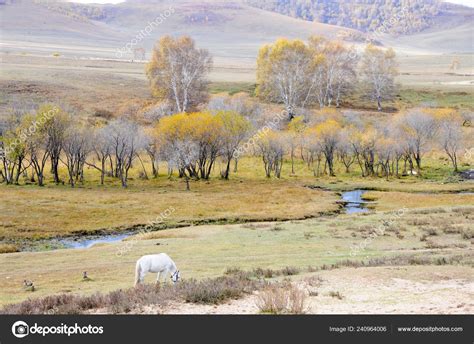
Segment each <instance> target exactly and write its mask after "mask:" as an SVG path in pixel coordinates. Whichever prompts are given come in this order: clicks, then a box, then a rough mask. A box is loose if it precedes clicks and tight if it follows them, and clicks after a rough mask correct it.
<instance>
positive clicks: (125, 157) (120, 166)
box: [108, 119, 144, 188]
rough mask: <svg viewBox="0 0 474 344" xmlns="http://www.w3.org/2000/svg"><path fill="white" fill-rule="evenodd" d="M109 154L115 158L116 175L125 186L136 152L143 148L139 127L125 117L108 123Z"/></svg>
mask: <svg viewBox="0 0 474 344" xmlns="http://www.w3.org/2000/svg"><path fill="white" fill-rule="evenodd" d="M108 131H109V133H110V137H109V139H110V145H111V155H112V156H113V157H114V158H115V163H116V170H117V175H118V177H119V178H120V181H121V183H122V187H124V188H126V187H127V181H128V172H129V170H130V168H131V167H132V163H133V161H134V159H135V158H136V155H137V153H138V152H139V151H140V150H141V149H143V148H144V139H143V133H142V130H141V128H139V126H138V125H137V124H136V123H134V122H130V121H128V120H126V119H117V120H115V121H113V122H111V123H110V124H109V128H108Z"/></svg>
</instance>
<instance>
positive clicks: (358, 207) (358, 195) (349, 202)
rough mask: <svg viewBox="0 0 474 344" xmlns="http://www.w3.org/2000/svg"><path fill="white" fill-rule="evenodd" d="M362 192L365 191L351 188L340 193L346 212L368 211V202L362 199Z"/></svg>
mask: <svg viewBox="0 0 474 344" xmlns="http://www.w3.org/2000/svg"><path fill="white" fill-rule="evenodd" d="M364 193H366V191H365V190H353V191H346V192H343V193H342V201H343V203H344V209H345V210H346V214H355V213H367V212H369V208H367V203H368V202H366V201H364V200H363V199H362V196H363V195H364Z"/></svg>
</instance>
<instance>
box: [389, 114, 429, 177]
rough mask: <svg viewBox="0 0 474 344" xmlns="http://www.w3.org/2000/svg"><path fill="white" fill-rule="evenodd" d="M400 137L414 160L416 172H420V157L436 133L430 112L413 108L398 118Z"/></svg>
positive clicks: (427, 148)
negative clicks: (404, 141)
mask: <svg viewBox="0 0 474 344" xmlns="http://www.w3.org/2000/svg"><path fill="white" fill-rule="evenodd" d="M398 124H399V126H400V129H401V130H400V134H401V135H402V137H401V139H403V140H406V142H407V145H408V148H409V155H411V156H412V157H413V159H414V160H415V162H416V167H417V170H418V174H420V173H421V159H422V157H423V154H424V153H426V151H428V150H429V148H430V144H431V142H432V139H433V137H434V135H435V134H436V121H435V119H434V118H433V116H431V115H430V114H428V113H426V112H424V111H422V110H421V109H414V110H411V111H409V112H408V113H406V114H404V115H402V116H401V117H400V118H399V119H398Z"/></svg>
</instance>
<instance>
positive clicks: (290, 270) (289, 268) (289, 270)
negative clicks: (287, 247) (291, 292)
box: [281, 266, 300, 276]
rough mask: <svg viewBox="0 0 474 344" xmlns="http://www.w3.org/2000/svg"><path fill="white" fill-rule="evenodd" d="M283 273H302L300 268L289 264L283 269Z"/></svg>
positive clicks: (287, 274)
mask: <svg viewBox="0 0 474 344" xmlns="http://www.w3.org/2000/svg"><path fill="white" fill-rule="evenodd" d="M281 273H282V274H283V275H284V276H293V275H298V274H299V273H300V269H298V268H295V267H294V266H293V267H292V266H287V267H285V268H283V269H282V270H281Z"/></svg>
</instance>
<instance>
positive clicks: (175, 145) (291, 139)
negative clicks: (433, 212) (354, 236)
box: [0, 98, 464, 188]
mask: <svg viewBox="0 0 474 344" xmlns="http://www.w3.org/2000/svg"><path fill="white" fill-rule="evenodd" d="M224 102H227V109H225V108H224V107H223V106H220V105H222V104H223V103H224ZM224 102H222V101H217V102H214V103H211V104H210V105H211V109H210V110H206V111H200V112H193V113H177V114H173V115H169V116H165V117H163V118H161V119H160V120H159V121H157V122H156V123H154V124H153V125H152V126H143V125H140V124H139V123H137V122H136V121H133V120H131V119H129V118H118V119H114V120H112V121H110V122H109V123H108V124H107V125H105V126H102V127H94V126H90V125H87V124H82V123H77V122H76V121H74V118H73V116H71V115H70V114H68V113H66V112H65V111H63V110H61V109H59V108H57V107H56V106H54V105H43V106H41V107H39V109H38V110H37V112H36V113H35V114H24V115H22V116H21V117H20V120H19V121H17V120H14V119H16V118H18V117H12V118H14V119H12V120H11V121H10V122H9V126H8V127H6V128H4V130H3V135H2V147H1V148H2V154H1V162H2V168H1V170H0V178H1V179H2V181H3V182H4V183H6V184H19V182H20V178H21V177H22V176H23V177H24V178H29V179H30V181H31V182H36V183H37V184H38V185H39V186H43V185H44V184H45V174H46V172H45V171H47V170H49V171H50V173H51V175H52V177H53V181H54V183H56V184H59V183H61V182H62V180H61V176H60V169H59V167H60V165H61V166H64V167H65V170H66V171H67V179H66V181H67V183H69V184H70V185H71V186H72V187H74V186H75V185H76V184H77V183H83V182H84V178H85V177H84V168H85V167H88V168H92V169H95V170H97V171H98V172H99V173H100V184H104V180H105V178H106V177H109V178H115V179H118V180H120V182H121V185H122V186H123V187H127V185H128V179H129V171H130V169H131V168H132V167H133V166H138V168H139V170H140V172H139V173H140V177H141V178H144V179H148V178H149V177H150V175H149V174H148V172H147V171H150V170H151V177H157V176H158V172H159V171H158V166H159V163H160V162H166V164H167V166H168V171H167V174H168V175H169V176H171V175H172V174H173V173H174V171H176V173H177V174H178V176H179V177H181V178H184V179H185V181H186V183H187V188H189V180H190V179H196V180H197V179H209V178H210V176H211V174H212V172H213V171H215V169H216V168H215V166H216V162H217V161H219V162H221V163H220V164H219V165H220V166H221V169H220V172H219V173H220V176H221V178H224V179H228V178H229V175H230V173H231V166H232V162H233V161H234V171H236V170H237V163H238V160H239V159H240V158H241V157H242V156H245V155H247V156H258V157H260V158H261V160H262V165H263V169H264V171H265V175H266V176H267V177H271V176H275V177H277V178H280V177H281V173H282V166H283V163H284V159H285V158H288V159H289V160H290V161H291V173H292V174H294V173H295V168H294V166H295V160H299V161H302V162H304V163H305V164H306V166H307V168H308V169H310V170H311V171H312V172H313V174H314V176H321V175H323V174H327V175H330V176H334V175H335V173H336V169H335V164H336V163H340V164H341V166H342V165H343V166H344V167H345V172H346V173H349V172H351V169H352V168H353V167H354V166H357V167H358V169H360V174H361V176H362V177H368V176H382V177H386V178H389V177H400V176H401V175H406V174H417V175H421V173H422V167H423V163H422V162H423V157H424V156H425V154H426V153H428V152H430V151H432V150H441V151H443V152H444V153H445V154H446V156H447V157H448V158H449V160H450V162H451V164H452V167H453V170H454V171H457V170H458V166H459V153H460V152H461V151H462V149H463V140H464V134H463V130H462V123H463V117H462V116H461V115H460V114H458V113H457V112H456V111H455V110H450V109H429V108H424V109H423V108H420V109H411V110H408V111H406V112H403V113H400V114H398V115H396V116H394V118H393V120H391V121H375V122H374V121H372V122H371V121H364V120H363V118H361V115H360V114H356V113H346V114H341V113H339V112H337V111H335V110H329V109H328V110H325V111H322V112H321V113H319V114H314V113H308V114H306V115H305V116H297V117H294V118H293V119H292V120H291V121H287V120H285V121H281V122H279V123H278V125H277V126H273V127H271V128H266V130H262V132H261V135H259V136H258V137H257V138H255V139H253V140H252V142H251V145H249V147H248V149H247V150H245V151H244V152H243V154H239V155H236V154H235V153H236V152H237V151H238V150H239V147H241V146H243V145H244V144H245V143H246V141H247V140H250V139H251V138H252V137H254V136H253V135H254V134H255V132H256V131H257V130H259V129H261V128H262V127H264V126H265V121H263V122H262V120H260V121H259V120H255V118H251V117H247V116H244V115H242V114H239V113H237V112H236V111H234V110H232V109H229V107H230V108H232V107H233V108H237V107H239V106H242V105H241V104H240V101H239V100H238V98H237V101H235V100H234V99H232V98H224ZM229 104H230V105H229ZM212 108H213V109H212ZM52 109H56V111H55V112H54V116H46V114H48V113H51V111H52ZM269 116H270V117H268V116H267V119H268V118H271V116H272V115H269ZM44 118H46V120H43V119H44ZM32 121H42V124H41V126H38V127H37V128H36V130H34V131H33V132H28V133H26V132H25V128H27V127H28V126H31V123H32ZM249 142H250V141H249ZM240 152H241V153H242V151H240ZM146 157H147V158H148V159H145V158H146Z"/></svg>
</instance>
